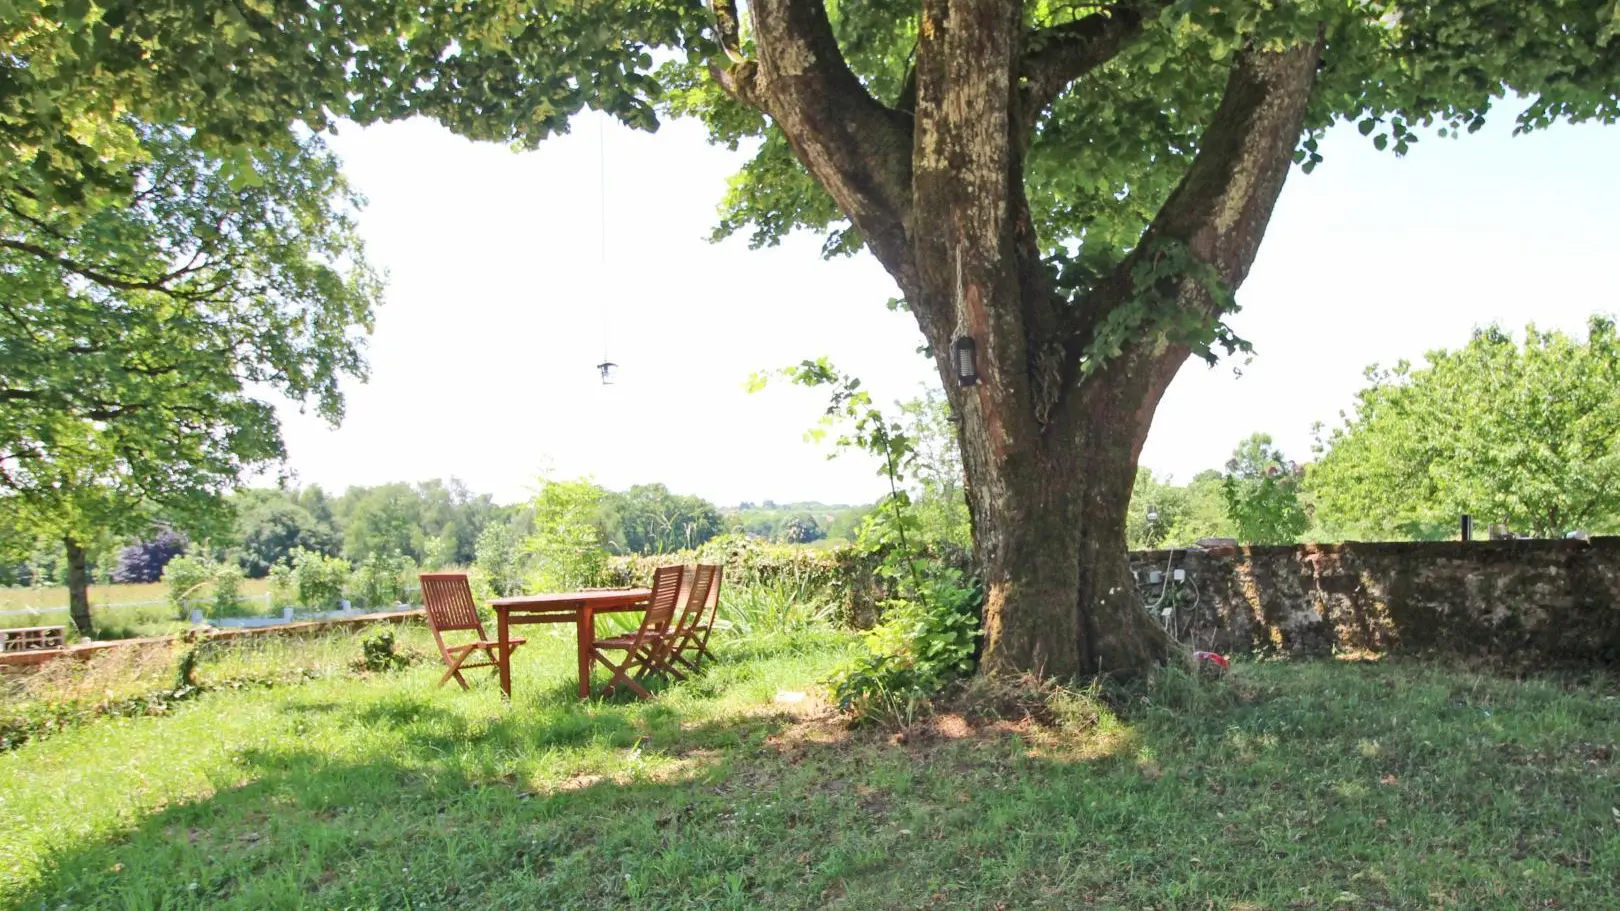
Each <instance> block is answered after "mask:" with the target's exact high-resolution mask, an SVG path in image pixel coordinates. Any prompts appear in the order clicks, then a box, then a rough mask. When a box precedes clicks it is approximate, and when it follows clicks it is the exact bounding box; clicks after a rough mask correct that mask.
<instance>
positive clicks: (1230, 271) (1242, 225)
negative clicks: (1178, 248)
mask: <svg viewBox="0 0 1620 911" xmlns="http://www.w3.org/2000/svg"><path fill="white" fill-rule="evenodd" d="M1321 53H1322V45H1321V42H1320V41H1317V42H1312V43H1309V44H1302V45H1299V46H1296V47H1294V48H1292V49H1290V50H1287V51H1279V52H1268V51H1249V52H1247V53H1244V54H1243V55H1242V56H1240V57H1239V59H1238V61H1237V63H1236V64H1235V65H1234V66H1233V67H1232V74H1231V76H1230V77H1228V79H1227V83H1226V94H1225V95H1224V96H1223V97H1222V99H1221V106H1220V108H1219V109H1217V110H1216V112H1215V118H1214V120H1212V121H1211V122H1210V125H1209V128H1208V129H1206V130H1205V131H1204V136H1203V138H1202V139H1201V140H1200V142H1199V150H1198V155H1197V157H1196V158H1194V159H1193V163H1192V166H1191V167H1190V168H1188V170H1187V175H1186V176H1185V177H1183V178H1182V180H1181V183H1180V185H1179V186H1177V187H1176V190H1175V192H1173V193H1172V194H1171V195H1170V198H1169V200H1167V201H1166V202H1165V204H1164V206H1163V208H1161V209H1160V210H1159V214H1158V216H1157V217H1156V218H1155V219H1154V222H1153V226H1152V227H1151V228H1149V229H1148V232H1147V236H1148V238H1149V239H1151V238H1155V237H1159V238H1173V239H1176V240H1179V241H1182V242H1184V243H1186V244H1187V246H1188V247H1189V248H1190V249H1191V250H1192V253H1193V255H1194V256H1196V257H1198V258H1199V259H1201V260H1203V261H1204V262H1207V263H1210V264H1212V265H1214V266H1215V268H1216V269H1217V270H1218V271H1219V272H1220V275H1221V279H1222V280H1223V281H1225V282H1226V283H1227V285H1229V286H1230V287H1232V288H1233V289H1236V288H1237V287H1238V286H1239V285H1241V284H1242V283H1243V279H1244V278H1246V277H1247V276H1248V274H1249V266H1250V265H1251V264H1253V263H1254V257H1255V254H1256V253H1258V252H1259V250H1260V239H1261V238H1262V237H1264V236H1265V232H1266V225H1267V223H1269V222H1270V221H1271V210H1272V207H1273V206H1275V205H1276V203H1277V196H1278V194H1280V193H1281V192H1282V187H1283V181H1284V180H1286V179H1287V177H1288V170H1289V168H1290V167H1292V165H1293V161H1294V150H1295V149H1296V148H1297V147H1298V145H1299V137H1300V133H1301V131H1302V130H1303V129H1304V123H1305V105H1306V103H1307V102H1308V101H1309V100H1310V94H1311V88H1312V86H1314V85H1315V82H1316V64H1317V61H1318V60H1319V59H1320V57H1321Z"/></svg>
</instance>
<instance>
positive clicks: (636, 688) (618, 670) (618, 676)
mask: <svg viewBox="0 0 1620 911" xmlns="http://www.w3.org/2000/svg"><path fill="white" fill-rule="evenodd" d="M591 654H592V655H594V656H596V660H598V661H600V662H602V664H604V665H606V666H607V668H608V670H610V671H612V672H613V677H612V679H610V680H608V684H607V686H605V687H603V688H602V695H603V696H612V695H613V693H614V691H615V690H617V689H618V688H619V684H620V683H621V682H622V683H623V684H624V685H625V686H627V687H629V688H630V691H631V692H633V693H635V694H636V695H637V696H639V697H640V698H642V699H651V698H652V693H650V692H648V691H647V688H646V687H644V686H642V685H641V682H640V681H639V680H636V679H635V678H633V677H631V676H630V674H629V670H630V668H631V666H632V665H634V664H635V663H636V656H635V655H634V654H631V653H628V652H627V653H626V654H625V656H624V661H622V662H620V663H619V664H614V663H613V662H612V661H609V660H608V658H607V656H606V655H604V654H602V652H601V651H599V650H597V649H592V650H591Z"/></svg>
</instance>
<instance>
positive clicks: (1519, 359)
mask: <svg viewBox="0 0 1620 911" xmlns="http://www.w3.org/2000/svg"><path fill="white" fill-rule="evenodd" d="M1367 373H1368V377H1369V379H1370V380H1371V384H1370V385H1369V386H1368V387H1367V388H1366V389H1363V390H1362V391H1361V392H1360V393H1359V394H1358V395H1357V397H1356V408H1355V411H1354V413H1353V414H1352V415H1350V416H1348V417H1347V418H1346V419H1345V420H1344V422H1343V424H1342V425H1341V426H1338V427H1335V428H1333V430H1332V431H1331V433H1329V434H1328V435H1327V437H1326V438H1325V439H1324V440H1323V441H1322V448H1323V450H1324V451H1323V454H1322V456H1321V457H1320V458H1319V459H1318V460H1317V462H1316V463H1315V464H1314V465H1312V466H1311V467H1310V472H1309V476H1308V477H1309V487H1310V490H1311V493H1312V494H1313V495H1314V497H1315V499H1316V504H1317V512H1318V515H1319V516H1321V517H1322V518H1323V519H1324V520H1325V521H1327V522H1329V523H1330V524H1332V525H1335V526H1337V527H1340V528H1344V529H1346V530H1349V531H1352V532H1353V533H1357V534H1362V535H1367V536H1370V537H1374V538H1413V537H1416V538H1427V537H1449V536H1451V535H1455V534H1456V533H1457V523H1458V516H1459V515H1461V514H1464V513H1466V514H1470V515H1472V516H1474V517H1475V518H1476V519H1478V520H1479V522H1480V523H1481V524H1484V523H1487V522H1490V523H1495V522H1502V523H1505V524H1507V525H1508V526H1509V527H1510V528H1512V529H1514V530H1517V531H1519V532H1520V533H1526V532H1527V533H1530V534H1534V535H1537V536H1541V537H1557V536H1560V535H1562V534H1564V533H1566V532H1569V531H1572V530H1576V529H1585V530H1588V531H1611V530H1615V529H1617V528H1620V334H1617V333H1616V330H1615V324H1614V321H1613V320H1612V319H1609V318H1606V317H1593V318H1592V320H1591V321H1590V323H1589V325H1588V331H1587V337H1586V339H1585V340H1577V339H1575V338H1572V337H1570V336H1569V335H1566V334H1565V333H1562V332H1541V331H1537V329H1536V328H1535V327H1534V326H1531V327H1529V328H1528V329H1526V330H1525V340H1524V344H1523V345H1520V344H1518V343H1516V342H1515V341H1514V340H1513V337H1512V336H1510V335H1509V334H1508V333H1506V332H1504V331H1502V330H1501V329H1499V328H1496V327H1492V328H1488V329H1482V330H1480V331H1478V332H1476V333H1474V336H1473V338H1472V339H1471V340H1470V341H1469V342H1468V344H1467V345H1465V346H1463V347H1462V348H1459V349H1457V350H1455V351H1444V350H1441V351H1433V352H1430V353H1429V355H1428V363H1427V364H1425V365H1423V366H1421V367H1414V366H1413V365H1411V364H1409V363H1405V362H1402V363H1400V364H1397V365H1396V366H1395V367H1394V368H1392V369H1387V370H1381V369H1378V368H1377V367H1372V368H1369V369H1368V371H1367Z"/></svg>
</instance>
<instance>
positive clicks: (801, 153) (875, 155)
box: [713, 0, 1322, 676]
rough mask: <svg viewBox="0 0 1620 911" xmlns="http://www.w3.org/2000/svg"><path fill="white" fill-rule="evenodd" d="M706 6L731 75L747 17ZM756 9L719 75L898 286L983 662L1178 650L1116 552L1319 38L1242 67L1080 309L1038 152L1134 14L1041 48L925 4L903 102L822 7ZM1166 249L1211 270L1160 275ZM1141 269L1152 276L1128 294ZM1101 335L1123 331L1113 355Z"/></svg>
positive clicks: (1006, 21) (1274, 48)
mask: <svg viewBox="0 0 1620 911" xmlns="http://www.w3.org/2000/svg"><path fill="white" fill-rule="evenodd" d="M715 6H716V10H717V11H719V13H720V15H718V18H717V25H718V28H719V31H720V33H721V41H722V44H723V45H724V46H725V47H726V48H728V50H729V51H730V52H731V54H732V56H733V58H734V59H739V60H740V59H741V48H742V43H741V38H740V33H739V31H738V28H737V24H736V15H735V12H736V8H735V4H734V3H731V2H729V0H717V2H716V5H715ZM1154 8H1155V7H1153V6H1152V5H1150V6H1149V7H1148V11H1149V12H1151V11H1152V10H1153V9H1154ZM748 10H749V13H750V14H751V15H752V17H753V21H754V30H753V38H754V50H755V52H756V54H757V60H743V61H741V62H739V63H738V64H737V65H736V66H734V67H732V68H730V69H727V70H720V69H716V70H714V71H713V72H714V76H715V78H716V79H717V80H718V82H719V84H720V86H721V87H722V88H723V89H724V90H725V91H726V92H728V93H729V94H730V95H731V96H732V97H733V98H735V99H737V100H738V101H741V102H743V103H745V104H749V105H752V106H754V107H756V108H758V109H760V110H761V111H764V112H765V113H767V114H769V115H770V116H771V118H772V122H773V124H774V126H775V127H776V128H777V129H779V130H781V131H782V133H783V135H784V136H785V137H786V139H787V140H788V142H789V144H790V145H791V146H792V148H793V150H794V153H795V154H796V156H797V157H798V159H799V161H800V162H801V163H802V164H803V165H804V167H805V168H806V169H807V170H808V171H809V172H810V173H811V174H812V175H814V177H815V178H816V179H817V180H818V181H819V182H820V183H821V185H822V186H823V187H825V188H826V189H827V191H828V192H829V193H830V194H831V196H832V197H833V199H834V201H835V202H836V203H837V204H838V206H839V208H840V209H841V210H842V211H843V212H844V214H845V215H847V216H848V217H849V219H850V221H851V222H852V223H853V224H854V226H855V228H856V229H858V230H859V232H860V234H861V236H862V238H863V239H864V240H865V242H866V244H867V247H868V248H869V249H870V250H871V251H872V253H873V255H875V256H876V257H877V259H878V261H879V262H881V263H882V264H883V266H884V267H885V268H886V269H887V270H888V272H889V274H890V275H892V276H893V277H894V279H895V282H896V283H897V284H898V285H899V287H900V289H901V291H902V292H903V293H904V295H905V299H906V302H907V303H908V304H909V305H910V308H911V311H912V313H913V314H915V315H916V317H917V322H918V325H919V327H920V328H921V329H922V333H923V336H924V337H925V338H926V339H927V340H928V344H929V347H930V348H931V350H932V351H933V354H934V357H935V360H936V362H937V365H938V368H939V372H940V377H941V379H942V380H943V382H944V384H945V390H946V394H947V396H948V397H949V399H950V402H951V405H952V407H953V408H954V409H955V411H956V413H957V415H958V416H959V417H960V419H961V425H960V433H961V443H962V463H963V469H964V473H965V475H966V478H967V485H966V486H967V494H968V505H969V509H970V510H971V513H972V517H973V536H974V550H975V555H976V557H977V561H978V563H979V566H980V569H981V571H982V573H983V577H984V581H985V584H986V589H987V601H986V604H985V612H984V621H985V632H986V640H985V651H984V667H985V668H986V669H987V670H989V671H990V672H993V673H997V672H1002V673H1008V672H1035V673H1041V674H1049V675H1054V676H1072V675H1075V674H1087V673H1098V672H1101V673H1105V674H1121V675H1131V674H1135V673H1139V672H1141V671H1143V670H1146V669H1148V668H1150V667H1152V666H1154V665H1157V664H1162V663H1163V662H1164V661H1165V660H1166V659H1167V657H1168V655H1169V654H1170V643H1169V642H1168V640H1167V637H1166V636H1165V634H1164V632H1163V631H1162V630H1161V629H1160V628H1159V627H1158V625H1157V623H1156V622H1155V621H1154V619H1153V618H1152V617H1150V616H1149V615H1148V613H1147V612H1146V611H1145V610H1144V609H1143V608H1142V605H1141V599H1140V597H1139V595H1138V594H1137V591H1136V586H1135V585H1134V583H1133V580H1132V579H1131V576H1130V570H1129V565H1128V556H1127V554H1126V545H1125V512H1126V508H1127V506H1128V505H1129V500H1130V494H1131V488H1132V486H1133V483H1134V481H1135V474H1136V464H1137V459H1138V457H1139V455H1140V454H1141V448H1142V442H1143V440H1144V439H1145V438H1146V437H1147V431H1148V426H1149V424H1150V423H1151V422H1152V418H1153V412H1154V410H1155V409H1156V407H1157V406H1158V402H1159V399H1160V398H1161V397H1162V396H1163V395H1164V391H1165V389H1166V388H1167V387H1168V386H1169V383H1170V380H1171V378H1172V377H1174V376H1175V373H1176V371H1177V369H1178V368H1179V367H1180V366H1181V364H1182V363H1183V362H1185V361H1186V359H1187V357H1188V355H1189V353H1190V351H1191V350H1192V349H1191V345H1192V344H1194V343H1201V342H1199V341H1198V340H1197V339H1195V338H1192V337H1190V336H1189V337H1183V336H1182V335H1179V334H1177V333H1179V332H1182V330H1181V329H1179V328H1178V327H1179V326H1181V325H1183V324H1185V323H1187V322H1188V321H1189V319H1188V318H1190V321H1191V322H1193V323H1202V324H1205V325H1207V326H1208V327H1209V328H1210V334H1211V335H1213V334H1214V332H1213V327H1214V326H1216V325H1217V323H1218V321H1219V319H1220V318H1221V317H1222V315H1223V314H1224V313H1225V312H1226V310H1225V308H1226V306H1227V304H1225V303H1223V302H1222V301H1223V300H1225V299H1226V298H1225V296H1224V295H1217V294H1216V293H1215V291H1214V289H1213V288H1212V286H1211V284H1210V277H1211V276H1213V277H1214V279H1216V280H1217V283H1218V284H1220V285H1224V288H1225V290H1228V291H1232V290H1235V289H1236V288H1237V287H1238V286H1239V285H1241V284H1242V282H1243V279H1244V277H1245V276H1246V275H1247V273H1248V269H1249V266H1250V264H1251V263H1252V262H1253V260H1254V255H1255V253H1256V251H1257V250H1258V247H1259V243H1260V238H1261V236H1262V235H1263V234H1264V232H1265V226H1266V223H1267V221H1268V220H1269V218H1270V216H1271V209H1272V206H1273V205H1274V204H1275V202H1276V199H1277V194H1278V193H1279V192H1280V191H1281V189H1282V184H1283V181H1284V179H1285V178H1286V176H1287V173H1288V168H1289V166H1290V163H1291V161H1292V159H1293V153H1294V150H1295V148H1296V146H1297V144H1298V141H1299V137H1300V135H1301V131H1302V129H1303V125H1304V122H1305V114H1306V103H1307V101H1308V99H1309V96H1310V92H1311V88H1312V86H1313V84H1314V81H1315V75H1316V70H1317V62H1318V60H1319V58H1320V53H1321V47H1322V37H1321V32H1320V30H1317V32H1316V34H1315V35H1314V36H1313V35H1309V34H1304V33H1302V34H1300V35H1299V36H1298V40H1297V43H1295V44H1294V45H1293V46H1291V47H1286V48H1284V47H1280V46H1279V45H1278V43H1277V42H1276V41H1275V40H1273V41H1270V42H1267V43H1265V44H1264V45H1261V44H1256V45H1255V46H1251V47H1248V48H1245V50H1244V51H1243V52H1241V53H1239V54H1237V55H1235V57H1234V59H1233V62H1232V64H1231V69H1230V71H1229V77H1228V83H1227V87H1226V91H1225V94H1224V95H1223V97H1222V100H1221V104H1220V106H1219V108H1218V110H1217V111H1216V112H1215V114H1214V115H1213V117H1212V119H1211V121H1210V123H1209V124H1208V126H1207V127H1206V129H1205V132H1204V134H1203V136H1202V137H1201V140H1200V142H1199V147H1198V150H1197V153H1196V155H1195V157H1194V158H1193V160H1192V162H1191V164H1190V165H1189V166H1188V168H1187V170H1186V171H1185V172H1184V173H1183V175H1182V178H1181V180H1180V182H1179V183H1178V185H1177V187H1176V189H1175V191H1174V192H1173V193H1172V194H1171V195H1170V196H1169V198H1168V199H1167V200H1166V201H1165V203H1164V205H1163V206H1162V208H1161V209H1160V210H1159V212H1158V214H1157V215H1156V217H1155V218H1154V219H1153V222H1152V224H1151V225H1150V226H1149V227H1148V229H1147V231H1146V232H1145V233H1144V235H1143V236H1142V239H1141V242H1140V243H1139V244H1138V245H1136V246H1135V247H1134V248H1133V249H1132V251H1131V252H1130V253H1129V254H1128V255H1125V256H1124V259H1123V261H1122V262H1120V263H1118V264H1117V265H1116V267H1115V268H1114V270H1113V271H1112V272H1111V273H1110V274H1108V275H1106V276H1104V277H1103V278H1102V279H1101V280H1100V281H1099V282H1098V283H1097V284H1096V285H1094V286H1093V287H1092V288H1091V289H1089V290H1088V291H1087V292H1086V293H1085V294H1084V295H1083V296H1081V297H1073V298H1071V297H1068V296H1066V295H1064V294H1060V293H1057V292H1056V291H1055V289H1054V288H1052V287H1051V283H1050V279H1049V273H1048V271H1047V268H1046V265H1045V264H1044V263H1043V262H1042V258H1041V257H1042V242H1041V241H1040V239H1038V238H1037V236H1036V229H1035V224H1034V220H1033V219H1032V218H1031V215H1030V211H1029V203H1028V200H1027V198H1026V195H1025V188H1024V152H1025V150H1026V149H1027V148H1028V146H1029V141H1030V137H1031V135H1032V132H1033V131H1034V130H1035V129H1036V128H1037V125H1038V123H1039V121H1040V117H1041V114H1042V111H1043V110H1044V109H1045V108H1046V106H1047V105H1049V104H1050V103H1051V102H1052V101H1053V99H1055V98H1056V97H1058V96H1059V95H1060V94H1061V93H1062V92H1063V91H1065V90H1066V88H1067V87H1068V86H1069V85H1070V84H1071V83H1072V82H1073V81H1074V80H1076V79H1078V78H1080V77H1081V76H1082V75H1084V74H1085V73H1087V72H1089V71H1090V70H1092V69H1094V68H1096V67H1098V66H1101V65H1103V64H1105V63H1107V62H1108V60H1110V59H1111V58H1112V57H1113V56H1114V55H1115V54H1117V53H1118V52H1119V51H1120V50H1121V48H1123V47H1125V46H1127V45H1128V44H1129V42H1130V41H1132V40H1133V39H1134V38H1135V37H1137V36H1138V35H1140V34H1141V33H1142V24H1143V21H1144V14H1143V12H1142V11H1140V10H1136V9H1134V8H1132V7H1131V6H1130V5H1125V6H1123V7H1121V6H1117V5H1114V6H1110V7H1109V8H1108V9H1106V10H1102V11H1098V12H1096V13H1093V14H1091V15H1088V16H1084V17H1081V18H1079V19H1076V20H1075V21H1073V22H1069V23H1066V24H1063V25H1059V26H1054V27H1051V28H1047V29H1044V30H1042V31H1040V32H1039V33H1036V34H1031V33H1030V32H1029V31H1028V26H1027V25H1026V23H1025V22H1024V16H1023V5H1022V4H1020V3H1015V2H1010V0H923V3H922V15H921V17H920V19H919V21H918V38H917V48H916V52H915V55H914V61H915V63H914V71H913V73H912V74H911V76H910V77H908V78H907V80H906V81H905V85H906V88H905V89H904V90H903V91H902V97H901V98H900V99H899V100H898V101H897V102H896V103H895V104H894V105H893V106H892V107H891V106H889V105H886V104H884V103H883V102H881V101H879V100H878V99H877V98H875V97H873V96H872V95H871V94H870V93H869V92H868V91H867V88H866V86H865V85H863V83H862V82H861V81H860V80H859V79H858V78H856V76H855V75H854V73H853V72H851V70H850V68H849V66H848V64H847V61H845V59H844V58H843V56H842V54H841V53H840V48H839V46H838V41H837V39H836V37H835V31H834V29H833V28H832V25H831V23H830V21H829V19H828V17H827V12H826V6H825V3H824V2H820V0H754V2H751V3H749V4H748ZM1052 241H1053V239H1048V240H1047V243H1048V244H1050V243H1051V242H1052ZM1166 251H1179V254H1180V255H1184V256H1188V257H1190V259H1191V260H1192V261H1196V262H1197V263H1199V264H1200V265H1201V266H1202V267H1204V268H1202V269H1200V270H1196V272H1195V270H1192V269H1190V268H1186V267H1178V268H1182V272H1181V273H1179V274H1169V273H1165V274H1160V273H1156V272H1154V269H1155V268H1156V267H1157V266H1158V265H1160V263H1161V257H1166V258H1167V257H1168V254H1167V253H1166ZM1139 267H1147V268H1139ZM1139 275H1157V276H1158V277H1154V278H1151V279H1147V280H1144V282H1145V287H1138V286H1137V282H1138V281H1139V279H1138V277H1137V276H1139ZM1165 308H1168V309H1171V310H1174V311H1176V312H1175V314H1174V315H1175V316H1176V317H1177V318H1176V319H1173V320H1172V319H1169V318H1167V317H1165V316H1164V315H1163V314H1162V313H1160V312H1159V311H1160V310H1163V309H1165ZM1116 317H1117V318H1116ZM1110 319H1113V321H1114V323H1115V324H1116V325H1125V326H1128V327H1130V328H1129V329H1128V330H1126V332H1127V334H1128V338H1126V339H1124V340H1123V341H1120V340H1118V339H1108V338H1102V339H1099V337H1098V336H1099V333H1100V332H1101V329H1100V327H1106V326H1107V325H1108V323H1109V320H1110ZM1156 320H1157V321H1156ZM963 337H966V338H970V339H972V341H973V345H974V348H975V350H976V352H977V368H978V370H977V372H978V375H979V382H978V383H977V384H975V385H971V386H966V387H964V386H962V385H960V384H959V383H958V380H957V371H956V369H955V366H954V365H953V364H952V362H951V348H952V344H953V342H954V341H955V340H956V339H958V338H963ZM1082 365H1084V367H1082Z"/></svg>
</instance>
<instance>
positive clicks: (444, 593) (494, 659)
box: [417, 573, 526, 690]
mask: <svg viewBox="0 0 1620 911" xmlns="http://www.w3.org/2000/svg"><path fill="white" fill-rule="evenodd" d="M417 579H419V580H421V583H422V607H423V608H424V609H425V611H426V612H427V621H428V629H431V630H433V641H434V642H437V643H438V644H439V654H440V655H441V656H442V657H443V658H444V664H445V667H446V668H448V670H446V671H445V672H444V676H443V677H440V678H439V685H440V686H444V685H445V684H446V683H448V682H449V681H450V678H452V677H454V678H455V681H456V682H457V683H459V684H461V688H462V689H464V690H465V689H471V687H469V686H467V679H466V678H465V677H462V676H461V672H462V671H465V670H471V669H473V668H476V667H493V668H496V669H499V668H500V666H501V662H502V661H505V660H506V659H507V658H508V657H510V652H511V651H515V650H516V649H517V647H518V646H520V645H522V644H523V643H524V642H525V641H526V640H524V639H513V640H512V643H511V649H509V650H508V651H509V653H508V654H507V655H501V654H497V653H498V652H499V651H500V647H501V644H500V643H499V642H496V641H494V640H492V639H490V638H489V636H488V635H486V634H485V633H484V623H483V621H481V620H479V619H478V606H477V604H475V603H474V602H473V596H472V586H471V585H470V584H468V582H467V574H466V573H419V574H418V575H417ZM455 632H476V633H477V634H478V638H477V639H476V640H475V641H473V642H468V643H464V644H461V645H446V644H445V642H444V634H445V633H455ZM480 650H481V651H483V652H484V654H486V655H487V656H489V660H488V661H480V662H476V663H473V664H468V663H467V659H468V658H469V657H471V656H472V654H473V653H474V652H477V651H480Z"/></svg>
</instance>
